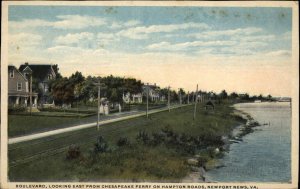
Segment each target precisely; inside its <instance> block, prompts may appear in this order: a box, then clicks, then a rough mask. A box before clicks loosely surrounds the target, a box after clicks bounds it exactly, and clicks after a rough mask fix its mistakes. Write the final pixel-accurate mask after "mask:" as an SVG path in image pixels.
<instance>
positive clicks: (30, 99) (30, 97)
mask: <svg viewBox="0 0 300 189" xmlns="http://www.w3.org/2000/svg"><path fill="white" fill-rule="evenodd" d="M29 101H30V115H31V113H32V73H31V74H30V96H29Z"/></svg>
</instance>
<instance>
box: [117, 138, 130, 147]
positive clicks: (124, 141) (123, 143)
mask: <svg viewBox="0 0 300 189" xmlns="http://www.w3.org/2000/svg"><path fill="white" fill-rule="evenodd" d="M117 145H118V146H119V147H121V146H128V145H130V142H129V140H128V138H127V137H120V138H119V140H118V141H117Z"/></svg>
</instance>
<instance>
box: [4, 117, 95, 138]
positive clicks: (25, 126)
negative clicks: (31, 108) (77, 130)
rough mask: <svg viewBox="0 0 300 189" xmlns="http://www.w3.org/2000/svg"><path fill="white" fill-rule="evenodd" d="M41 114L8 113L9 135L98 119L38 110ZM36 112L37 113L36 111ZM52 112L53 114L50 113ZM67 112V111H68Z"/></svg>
mask: <svg viewBox="0 0 300 189" xmlns="http://www.w3.org/2000/svg"><path fill="white" fill-rule="evenodd" d="M37 113H38V114H43V115H41V116H37V115H34V116H30V115H8V137H17V136H22V135H26V134H31V133H36V132H42V131H48V130H53V129H59V128H63V127H68V126H72V125H77V124H80V123H85V122H89V121H92V120H96V119H95V118H93V116H92V117H83V118H81V117H78V116H74V115H72V116H64V117H63V116H58V117H56V116H55V115H58V114H61V113H63V112H37ZM35 114H36V113H35ZM50 114H51V115H50ZM66 114H67V113H66ZM69 114H71V113H69Z"/></svg>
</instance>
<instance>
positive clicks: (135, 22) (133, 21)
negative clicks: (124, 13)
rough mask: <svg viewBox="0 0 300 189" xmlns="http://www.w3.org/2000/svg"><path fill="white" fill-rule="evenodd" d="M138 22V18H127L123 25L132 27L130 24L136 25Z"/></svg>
mask: <svg viewBox="0 0 300 189" xmlns="http://www.w3.org/2000/svg"><path fill="white" fill-rule="evenodd" d="M139 24H141V22H140V21H139V20H129V21H127V22H125V23H124V26H127V27H132V26H136V25H139Z"/></svg>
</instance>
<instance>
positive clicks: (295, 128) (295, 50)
mask: <svg viewBox="0 0 300 189" xmlns="http://www.w3.org/2000/svg"><path fill="white" fill-rule="evenodd" d="M9 5H65V6H87V5H88V6H206V7H214V6H217V7H291V8H292V10H293V11H292V12H293V21H292V22H293V28H292V65H293V66H292V67H293V71H292V74H293V82H292V99H293V106H292V150H291V153H292V156H291V159H292V165H291V167H292V183H291V184H278V183H276V184H272V183H271V184H270V183H267V184H264V183H238V184H237V183H216V184H210V183H208V184H206V183H199V184H196V183H192V184H193V185H194V186H195V185H198V186H208V185H210V186H245V185H247V186H249V184H252V185H255V186H257V187H258V188H259V189H262V188H266V189H270V188H274V189H277V188H278V189H282V188H297V187H298V165H299V162H298V157H299V149H298V143H299V117H298V115H299V106H298V104H299V62H298V61H299V43H298V41H299V20H298V19H299V18H298V16H299V5H298V2H296V1H294V2H287V1H280V2H277V1H254V2H248V1H247V2H244V1H234V2H225V1H218V2H213V1H197V2H195V1H180V2H179V1H176V2H175V1H164V2H162V1H101V2H99V1H98V2H97V1H71V2H70V1H53V2H49V1H42V2H38V1H10V2H2V20H1V24H2V30H1V36H2V41H1V68H2V69H1V164H0V166H1V173H0V176H1V183H0V184H1V185H0V188H9V189H11V188H15V186H16V185H15V184H16V183H13V182H8V180H7V179H8V177H7V78H8V71H7V63H8V59H7V55H8V42H7V34H8V29H7V28H8V27H7V24H8V6H9ZM270 158H271V157H270ZM45 171H46V170H45ZM22 184H34V183H22ZM38 184H41V183H38ZM42 184H49V185H50V184H54V183H42ZM61 184H62V183H61ZM63 184H71V185H73V184H78V185H80V184H84V183H70V182H68V183H63ZM88 184H97V183H88ZM98 184H99V183H98ZM101 184H108V185H111V184H121V183H101ZM122 184H125V185H131V184H133V185H135V187H138V186H136V185H139V183H122ZM141 184H144V185H145V184H149V185H152V187H154V186H155V185H157V183H156V184H155V183H141ZM159 185H160V186H163V185H168V184H162V183H159ZM172 185H174V186H182V185H188V184H174V183H172Z"/></svg>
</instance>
